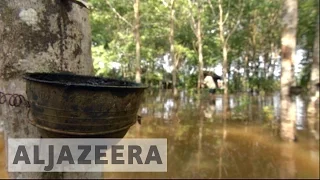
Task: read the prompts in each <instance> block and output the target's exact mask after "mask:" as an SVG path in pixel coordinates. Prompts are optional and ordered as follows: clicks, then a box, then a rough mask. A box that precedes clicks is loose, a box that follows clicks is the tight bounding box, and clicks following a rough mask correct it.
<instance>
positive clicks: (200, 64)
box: [197, 1, 203, 92]
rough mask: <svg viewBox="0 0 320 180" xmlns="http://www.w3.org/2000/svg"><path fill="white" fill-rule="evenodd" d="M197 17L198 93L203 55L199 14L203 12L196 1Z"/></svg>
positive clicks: (201, 77)
mask: <svg viewBox="0 0 320 180" xmlns="http://www.w3.org/2000/svg"><path fill="white" fill-rule="evenodd" d="M197 5H198V17H197V19H198V20H197V40H198V56H199V57H198V61H199V67H198V68H199V74H198V91H199V92H200V88H201V82H202V79H203V54H202V29H201V28H202V27H201V14H202V11H203V8H202V5H201V2H199V1H197Z"/></svg>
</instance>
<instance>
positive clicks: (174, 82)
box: [169, 0, 178, 96]
mask: <svg viewBox="0 0 320 180" xmlns="http://www.w3.org/2000/svg"><path fill="white" fill-rule="evenodd" d="M174 14H175V9H174V0H171V7H170V35H169V42H170V57H171V60H172V62H173V70H172V86H173V95H174V96H177V95H178V90H177V64H178V63H177V59H176V57H175V52H174Z"/></svg>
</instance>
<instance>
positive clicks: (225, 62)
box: [218, 0, 229, 113]
mask: <svg viewBox="0 0 320 180" xmlns="http://www.w3.org/2000/svg"><path fill="white" fill-rule="evenodd" d="M218 6H219V36H220V41H221V44H222V57H223V62H222V69H223V70H222V73H223V84H224V89H223V91H224V92H223V94H224V95H223V109H224V113H227V112H228V109H229V106H228V104H229V103H228V78H227V74H228V49H227V42H226V39H225V37H224V34H223V33H224V27H223V24H224V22H223V9H222V1H221V0H219V4H218Z"/></svg>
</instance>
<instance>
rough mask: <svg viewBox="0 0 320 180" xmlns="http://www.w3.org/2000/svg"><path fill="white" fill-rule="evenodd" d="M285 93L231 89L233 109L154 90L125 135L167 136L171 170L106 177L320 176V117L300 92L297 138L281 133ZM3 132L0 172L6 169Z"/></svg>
mask: <svg viewBox="0 0 320 180" xmlns="http://www.w3.org/2000/svg"><path fill="white" fill-rule="evenodd" d="M279 105H280V95H279V94H277V93H275V94H271V95H263V96H262V95H260V96H251V95H248V94H238V95H231V96H230V97H229V106H230V108H231V115H230V116H229V117H227V118H226V117H225V116H224V113H223V98H222V96H221V95H217V96H216V101H215V103H212V102H211V101H210V100H209V98H208V94H207V92H204V93H202V95H201V97H198V96H194V95H190V93H188V92H186V91H182V92H180V94H179V97H178V98H173V96H172V93H171V91H165V90H161V91H159V90H158V91H149V92H147V93H146V95H145V99H144V100H143V103H142V105H141V108H140V112H139V113H140V115H141V116H142V125H138V124H136V125H134V126H132V127H131V129H130V130H129V132H128V133H127V135H126V138H167V142H168V152H167V154H168V157H167V159H168V161H167V162H168V168H167V169H168V172H163V173H154V172H152V173H105V178H319V121H317V122H316V126H315V127H316V128H312V132H313V133H311V132H310V131H311V129H310V128H309V126H308V121H307V118H306V101H305V100H304V98H302V97H296V106H297V111H296V117H297V122H296V131H297V137H298V140H297V142H295V143H286V142H283V141H282V140H281V139H280V138H279V130H278V129H279V128H278V127H279V115H280V109H279ZM314 132H317V133H314ZM3 146H4V142H3V137H2V135H1V134H0V158H1V160H2V161H1V162H0V178H5V177H7V174H6V171H5V162H4V161H3V160H5V154H4V147H3Z"/></svg>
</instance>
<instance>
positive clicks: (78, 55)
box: [0, 0, 102, 179]
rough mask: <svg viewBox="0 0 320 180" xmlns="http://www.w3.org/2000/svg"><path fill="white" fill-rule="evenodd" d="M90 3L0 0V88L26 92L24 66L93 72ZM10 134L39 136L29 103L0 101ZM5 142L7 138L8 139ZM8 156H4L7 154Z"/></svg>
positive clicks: (34, 69)
mask: <svg viewBox="0 0 320 180" xmlns="http://www.w3.org/2000/svg"><path fill="white" fill-rule="evenodd" d="M88 12H89V11H88V9H86V8H84V7H82V6H80V5H78V4H74V3H72V2H70V1H67V0H54V1H48V0H37V1H35V0H23V1H21V0H1V1H0V39H1V46H0V91H2V92H5V93H17V94H21V95H23V96H25V97H26V92H25V91H26V87H25V86H26V85H25V81H24V80H23V79H22V75H23V74H24V73H26V72H59V71H68V72H73V73H75V74H82V75H92V73H93V66H92V60H91V29H90V24H89V16H88ZM0 108H1V111H0V112H1V114H0V118H1V120H3V121H4V128H5V130H4V134H5V136H4V137H5V142H7V139H8V138H40V137H41V136H40V134H39V133H38V131H37V129H36V128H35V127H33V126H32V125H30V124H28V123H27V109H26V108H25V107H24V106H22V107H11V106H9V105H7V104H2V105H0ZM6 146H7V144H6ZM5 161H6V160H5ZM9 177H10V178H23V179H25V178H31V179H33V178H39V179H42V178H102V173H9Z"/></svg>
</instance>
